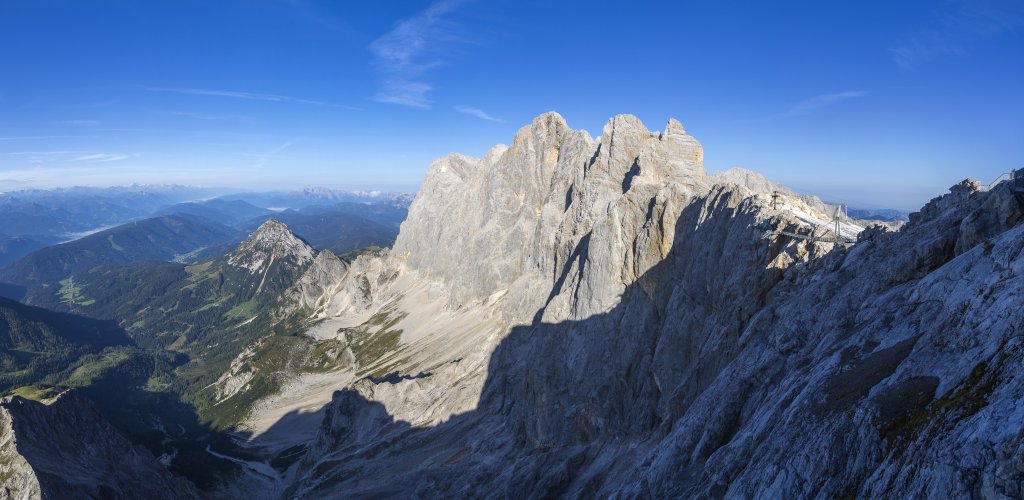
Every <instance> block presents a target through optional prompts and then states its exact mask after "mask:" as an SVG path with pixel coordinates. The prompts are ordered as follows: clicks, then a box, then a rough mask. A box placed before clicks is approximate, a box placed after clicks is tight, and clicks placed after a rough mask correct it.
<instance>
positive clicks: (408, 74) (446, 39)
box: [370, 0, 462, 109]
mask: <svg viewBox="0 0 1024 500" xmlns="http://www.w3.org/2000/svg"><path fill="white" fill-rule="evenodd" d="M461 3H462V1H461V0H441V1H439V2H435V3H434V4H432V5H431V6H430V7H428V8H427V10H425V11H423V12H422V13H420V14H419V15H417V16H414V17H411V18H409V19H405V20H403V21H401V22H399V23H398V24H397V25H396V26H395V27H394V29H392V30H391V31H389V32H387V33H385V34H384V35H382V36H381V37H380V38H377V39H376V40H374V41H373V43H371V44H370V53H371V54H373V56H374V64H375V66H376V69H377V71H378V72H379V73H380V75H381V80H380V88H379V89H378V91H377V94H376V95H374V96H373V100H375V101H378V102H383V103H388V104H399V105H402V106H409V107H413V108H421V109H428V108H430V106H431V104H432V102H431V100H430V98H429V97H428V95H427V94H428V93H429V92H430V91H431V90H432V89H433V87H432V86H431V85H430V84H429V83H427V82H425V81H423V80H424V76H426V74H427V72H429V71H430V70H431V69H433V68H435V67H437V66H439V65H441V64H443V63H444V59H445V53H446V52H449V50H448V49H450V47H451V45H452V44H453V43H455V42H458V41H460V39H459V37H458V36H457V35H456V33H455V32H456V27H457V26H456V24H455V23H454V22H453V21H451V20H450V19H449V18H448V15H449V14H451V13H452V12H453V11H454V10H455V8H456V7H458V6H459V5H460V4H461Z"/></svg>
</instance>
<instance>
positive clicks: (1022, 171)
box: [978, 168, 1024, 191]
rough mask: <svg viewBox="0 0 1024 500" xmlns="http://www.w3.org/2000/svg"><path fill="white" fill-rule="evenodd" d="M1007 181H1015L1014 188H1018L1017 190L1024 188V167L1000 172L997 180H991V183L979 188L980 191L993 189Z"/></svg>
mask: <svg viewBox="0 0 1024 500" xmlns="http://www.w3.org/2000/svg"><path fill="white" fill-rule="evenodd" d="M1006 181H1013V188H1014V189H1017V190H1020V189H1024V168H1018V169H1017V170H1011V171H1009V172H1004V173H1002V174H1000V175H999V177H996V180H994V181H992V182H990V183H989V184H987V185H982V186H979V187H978V190H979V191H991V190H992V188H994V187H996V186H997V185H999V183H1001V182H1006Z"/></svg>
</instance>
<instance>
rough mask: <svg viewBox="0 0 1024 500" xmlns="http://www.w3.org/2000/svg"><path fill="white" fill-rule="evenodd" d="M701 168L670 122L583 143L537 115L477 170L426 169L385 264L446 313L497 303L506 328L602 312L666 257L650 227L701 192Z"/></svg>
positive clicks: (445, 164) (465, 166) (695, 150)
mask: <svg viewBox="0 0 1024 500" xmlns="http://www.w3.org/2000/svg"><path fill="white" fill-rule="evenodd" d="M702 156H703V153H702V150H701V147H700V144H699V143H697V141H696V140H694V139H693V138H692V137H690V136H688V135H686V133H685V132H684V131H683V127H682V126H681V125H680V124H679V122H677V121H675V120H672V121H671V122H669V124H668V126H667V128H666V131H665V132H664V133H659V132H650V131H648V130H647V129H646V128H645V127H644V126H643V124H642V123H640V121H639V120H638V119H636V118H635V117H632V116H627V115H622V116H617V117H615V118H613V119H612V120H610V121H609V122H608V124H607V125H605V128H604V131H603V134H602V135H601V137H599V138H598V140H596V141H595V140H593V139H591V137H590V136H589V135H588V134H587V133H586V132H585V131H578V130H572V129H570V128H569V127H568V125H567V124H566V122H565V120H564V119H563V118H562V117H561V116H559V115H558V114H556V113H547V114H544V115H541V116H540V117H538V118H537V119H535V120H534V121H533V123H531V124H530V125H527V126H526V127H523V128H522V129H520V130H519V132H518V133H517V134H516V136H515V139H514V140H513V142H512V145H511V146H508V147H506V146H497V147H495V148H493V149H492V150H491V151H490V152H489V153H488V154H487V155H486V156H485V157H484V158H482V159H479V160H477V159H471V158H467V157H464V156H461V155H449V156H447V157H445V158H441V159H439V160H437V161H435V162H434V164H433V165H431V168H430V170H429V172H428V173H427V178H426V180H425V181H424V184H423V187H422V188H421V190H420V192H419V194H418V196H417V199H416V201H415V202H414V204H413V206H412V207H411V209H410V213H409V217H408V219H407V220H406V222H405V223H404V224H403V226H402V231H401V233H400V236H399V238H398V241H397V242H396V244H395V247H394V253H395V254H396V255H397V256H400V257H402V258H404V259H405V261H406V262H407V265H408V267H409V268H411V269H414V270H417V271H420V272H421V273H422V274H423V275H424V276H426V277H428V278H437V279H439V280H441V281H444V282H445V283H446V284H447V285H448V287H449V290H450V293H451V300H452V303H453V304H461V303H466V302H470V301H473V300H480V299H481V298H484V297H488V296H491V295H492V294H494V293H497V292H504V291H507V292H508V294H509V296H510V297H509V299H508V300H506V301H505V303H504V307H503V311H504V312H505V313H506V315H507V316H508V318H509V319H510V320H512V321H528V320H530V319H532V316H533V315H534V314H535V313H536V312H537V311H538V310H540V309H541V308H542V307H544V306H545V305H548V303H552V304H550V305H549V307H547V308H546V313H545V314H546V316H545V318H544V319H545V320H547V321H558V320H561V319H567V318H581V317H586V316H589V315H592V314H594V313H597V312H602V311H606V310H608V309H609V308H611V307H612V306H613V305H614V304H615V303H616V301H617V300H618V297H619V295H620V294H621V293H622V291H623V289H624V287H625V286H627V285H629V284H630V283H632V282H633V281H634V280H635V279H636V277H637V276H639V275H640V274H642V273H643V272H644V271H646V270H647V269H648V268H650V266H652V265H653V264H654V263H656V262H658V261H659V260H660V259H661V258H663V257H664V255H665V254H666V253H667V251H668V250H669V248H670V247H671V241H672V235H671V230H672V229H673V228H671V227H664V226H663V225H662V224H661V222H662V221H665V220H667V221H670V222H671V221H673V220H674V218H673V216H677V215H678V212H679V210H680V209H681V208H682V206H683V205H684V204H685V203H686V200H687V199H688V198H689V197H692V196H693V195H694V194H696V193H700V192H704V191H706V190H707V187H708V180H707V176H706V175H705V173H704V167H703V165H702V163H701V160H702ZM669 226H671V224H669ZM666 231H668V233H666ZM613 256H614V257H613ZM587 261H594V262H600V265H598V266H594V267H592V268H590V269H587V268H585V267H581V264H582V263H585V262H587ZM556 283H557V285H558V286H557V288H558V289H554V285H555V284H556ZM569 292H574V293H575V292H579V293H578V294H575V296H570V295H569Z"/></svg>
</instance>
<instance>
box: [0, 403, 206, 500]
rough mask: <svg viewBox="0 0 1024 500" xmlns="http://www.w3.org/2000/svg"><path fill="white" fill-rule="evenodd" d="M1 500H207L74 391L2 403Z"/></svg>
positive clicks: (0, 446) (0, 418) (0, 421)
mask: <svg viewBox="0 0 1024 500" xmlns="http://www.w3.org/2000/svg"><path fill="white" fill-rule="evenodd" d="M0 479H2V481H0V483H2V486H0V498H11V499H31V498H167V499H171V498H174V499H180V498H199V495H198V492H197V491H196V490H195V488H194V487H193V486H192V484H191V483H189V482H188V481H186V480H184V479H180V478H176V477H174V476H172V475H171V474H170V473H169V472H168V471H167V470H166V469H165V468H164V467H163V466H162V465H160V463H159V462H157V460H156V459H155V458H154V457H153V455H152V454H150V453H149V452H148V451H147V450H145V449H143V448H141V447H139V446H136V445H133V444H131V443H130V442H128V440H127V439H125V438H124V437H123V436H121V435H120V434H119V433H118V432H117V430H115V429H114V428H113V427H112V426H111V425H110V424H109V423H107V422H106V420H104V419H103V417H102V416H100V414H99V413H97V411H96V410H95V409H94V408H93V407H92V404H91V403H90V402H89V401H88V400H87V399H86V398H85V397H82V396H79V395H78V394H76V393H74V392H70V393H64V394H63V395H61V396H58V397H57V398H56V400H55V401H53V402H50V403H48V404H44V403H40V402H36V401H31V400H27V399H24V398H21V397H18V396H13V397H7V398H4V399H3V400H0Z"/></svg>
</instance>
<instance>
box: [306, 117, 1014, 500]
mask: <svg viewBox="0 0 1024 500" xmlns="http://www.w3.org/2000/svg"><path fill="white" fill-rule="evenodd" d="M741 174H742V175H741ZM766 186H767V187H766ZM769 189H770V190H772V191H774V190H777V187H776V186H774V185H771V183H768V182H767V181H764V180H763V178H758V177H756V176H755V177H751V176H750V175H746V174H743V173H737V172H733V173H731V174H727V175H721V174H716V175H714V176H708V175H705V173H704V170H703V167H702V166H701V150H700V146H699V145H698V144H697V143H696V141H694V140H693V139H692V138H690V137H689V136H687V135H685V133H684V132H683V129H682V127H681V126H680V125H679V124H678V123H677V122H674V121H671V122H669V125H668V126H667V127H666V131H665V132H662V133H654V132H649V131H647V130H646V129H645V128H644V127H643V126H642V125H641V124H640V123H639V121H637V120H636V119H635V118H632V117H626V116H621V117H616V118H614V119H612V120H611V121H610V122H609V123H608V125H607V126H606V127H605V129H604V131H603V133H602V135H601V137H600V138H599V139H597V140H592V139H591V138H589V137H588V136H587V135H586V133H584V132H578V131H572V130H571V129H569V128H568V127H567V126H566V125H565V122H564V121H563V120H562V119H561V118H560V117H558V116H557V115H555V114H550V113H549V114H546V115H543V116H541V117H539V118H538V119H537V120H535V121H534V122H533V123H532V124H531V125H529V126H527V127H524V128H523V129H522V130H520V132H519V133H518V134H517V135H516V138H515V140H514V141H513V143H512V145H511V146H508V147H504V146H499V147H496V148H494V149H493V150H491V152H489V153H488V154H487V155H486V156H485V157H484V158H482V159H480V160H476V159H471V158H466V157H464V156H459V155H451V156H449V157H446V158H443V159H440V160H438V161H436V162H435V163H434V165H433V166H432V167H431V170H430V172H429V174H428V176H427V179H426V180H425V182H424V187H423V190H422V191H421V192H420V194H419V195H418V196H417V199H416V200H415V201H414V203H413V205H412V207H411V208H410V212H409V213H410V216H409V220H407V221H406V222H405V223H404V224H403V226H402V232H401V235H400V236H399V238H398V242H397V243H396V246H395V248H394V251H393V252H392V253H391V254H390V255H389V256H382V257H378V258H374V259H370V260H366V261H364V262H362V263H360V267H361V268H363V269H366V270H367V272H366V273H365V274H360V273H352V272H350V273H349V274H348V275H347V276H346V278H345V279H344V280H342V283H341V285H340V287H339V290H341V291H339V292H338V294H337V295H336V296H335V297H334V298H333V299H332V303H334V304H343V305H344V307H338V308H336V309H335V312H336V313H338V314H339V315H340V316H339V317H350V316H351V315H352V314H355V313H358V312H359V311H375V312H377V313H378V314H384V313H387V314H398V313H400V312H401V311H411V312H409V314H410V317H414V316H416V315H417V314H420V313H421V312H422V311H421V312H420V313H417V308H426V307H427V306H426V305H424V304H435V305H433V306H430V307H434V308H435V309H431V310H432V311H436V313H434V314H432V315H429V316H428V315H422V314H420V316H419V317H418V318H417V320H416V321H409V320H401V321H398V322H397V323H396V324H397V325H398V327H401V328H403V330H401V340H400V342H399V343H398V344H396V347H395V348H394V349H395V350H394V352H396V353H397V354H395V355H394V356H393V357H391V358H388V359H391V364H388V365H387V366H388V370H392V369H393V370H394V372H393V374H392V376H389V377H384V378H380V379H377V378H364V379H361V380H358V381H357V382H356V383H355V384H353V385H352V386H350V388H348V389H346V390H344V391H340V392H338V393H336V394H335V396H334V401H333V402H332V403H330V404H329V405H328V406H327V407H326V409H325V415H326V417H325V419H324V421H323V423H322V425H321V429H320V434H319V437H318V438H317V439H316V441H315V444H314V445H313V446H311V447H310V449H309V452H308V453H307V455H306V457H305V458H304V459H303V460H302V461H301V462H300V463H299V465H297V469H296V470H295V471H294V482H293V484H292V486H291V488H290V489H289V490H288V493H289V494H295V495H326V494H332V492H339V491H344V492H345V494H346V495H371V496H373V495H384V496H387V495H415V496H422V497H450V496H509V497H521V496H523V497H525V496H551V495H562V496H570V497H583V496H586V497H591V496H625V497H745V498H764V497H771V498H787V497H837V496H855V497H877V496H933V497H956V496H983V497H1017V496H1020V495H1021V494H1022V493H1024V491H1022V486H1021V485H1022V484H1024V473H1022V472H1021V471H1022V470H1024V463H1022V462H1021V456H1022V455H1021V451H1022V449H1024V439H1022V438H1021V435H1022V434H1021V429H1024V417H1022V415H1024V413H1022V412H1020V411H1019V407H1020V405H1021V404H1022V403H1021V401H1024V392H1022V391H1021V387H1022V384H1021V383H1020V381H1019V380H1018V378H1019V373H1020V371H1021V370H1020V368H1021V366H1022V365H1024V355H1022V353H1024V350H1022V349H1021V348H1020V347H1021V346H1020V345H1019V344H1020V342H1019V341H1018V340H1019V339H1018V337H1019V336H1020V325H1022V324H1024V307H1022V305H1024V233H1022V231H1024V225H1022V224H1020V222H1021V221H1022V220H1024V211H1022V209H1021V204H1020V202H1019V200H1017V198H1016V197H1014V196H1013V194H1012V193H1011V192H1009V190H1008V189H1006V188H1005V187H997V188H996V189H993V190H992V191H989V192H982V191H978V188H977V185H976V184H973V183H970V182H965V183H963V184H961V185H958V186H955V187H954V188H953V189H952V190H951V193H950V194H948V195H945V196H942V197H939V198H936V199H935V200H933V201H932V202H930V203H929V204H928V205H926V206H925V207H924V208H922V210H921V211H920V212H919V213H918V214H915V215H913V216H912V217H911V222H910V223H909V224H908V225H907V226H906V227H905V228H903V229H902V230H901V231H898V232H893V231H888V230H886V228H882V227H877V226H876V227H871V228H869V229H867V230H864V231H863V232H861V233H860V235H859V236H858V238H859V241H858V243H857V244H856V245H854V246H852V247H850V248H842V247H836V248H833V245H832V244H830V243H821V242H809V241H807V240H799V239H794V238H790V237H786V236H773V237H768V238H766V237H765V232H766V231H773V230H786V231H788V232H797V233H804V234H808V233H811V232H817V234H821V232H822V231H825V229H824V228H823V227H822V226H821V225H819V224H818V223H817V222H816V221H818V220H821V219H826V220H827V218H828V217H829V215H830V214H828V213H827V210H828V208H829V207H827V206H825V205H824V204H821V203H820V201H815V200H814V199H810V198H805V197H798V196H796V195H795V194H792V193H787V194H788V195H790V196H791V197H792V198H795V199H791V200H788V201H787V200H783V201H782V202H780V203H779V206H776V207H773V204H772V198H771V192H769V191H766V190H769ZM865 225H866V224H863V223H861V222H858V221H848V224H846V225H844V227H843V229H842V230H843V231H844V235H846V234H847V233H846V232H847V231H850V232H851V234H856V233H858V232H860V230H861V229H863V227H864V226H865ZM383 276H387V278H386V279H381V277H383ZM371 283H372V285H371ZM356 284H359V285H358V286H356ZM417 287H419V288H417ZM420 289H422V290H428V291H429V293H428V292H423V293H421V294H419V295H416V293H418V292H416V293H414V291H415V290H420ZM346 290H347V291H346ZM356 291H358V292H359V293H358V297H356V298H355V299H354V298H353V294H354V292H356ZM413 296H416V297H420V298H418V299H416V300H412V299H411V298H410V297H413ZM364 314H365V313H364ZM402 314H405V313H402ZM473 314H476V315H479V316H468V315H473ZM488 315H489V316H488ZM403 317H404V316H403ZM466 317H471V318H474V321H475V323H473V325H475V326H472V325H470V326H466V325H464V324H462V323H460V318H466ZM492 317H496V318H498V320H493V321H492V320H491V319H487V320H485V319H482V318H492ZM339 321H340V320H339ZM425 325H427V326H425Z"/></svg>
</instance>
